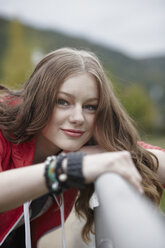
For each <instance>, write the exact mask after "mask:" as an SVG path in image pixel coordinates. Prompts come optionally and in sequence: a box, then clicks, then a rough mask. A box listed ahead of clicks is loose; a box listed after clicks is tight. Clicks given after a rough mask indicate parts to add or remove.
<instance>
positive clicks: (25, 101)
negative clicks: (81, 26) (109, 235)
mask: <svg viewBox="0 0 165 248" xmlns="http://www.w3.org/2000/svg"><path fill="white" fill-rule="evenodd" d="M6 92H7V94H5V95H4V96H3V97H1V102H0V104H1V105H0V106H1V108H0V129H1V133H0V162H1V164H0V170H1V171H2V172H1V173H0V211H1V213H0V242H1V244H2V247H8V248H9V247H24V242H25V241H24V238H23V239H22V237H24V220H23V211H24V215H25V224H26V232H28V228H29V226H28V222H27V219H28V214H29V212H30V219H31V235H32V244H33V247H36V244H37V240H38V239H39V238H40V237H41V236H42V235H43V234H44V233H45V232H47V231H49V230H51V229H53V228H57V227H58V226H59V225H60V224H61V220H60V212H61V213H62V206H63V205H64V218H65V219H66V218H67V216H68V215H69V213H70V211H71V209H72V207H73V205H74V203H75V200H76V197H77V195H78V197H77V200H76V204H75V207H76V211H77V212H78V214H79V215H81V216H84V217H85V218H86V224H85V226H84V229H83V232H82V235H83V238H84V239H88V237H89V232H90V231H91V230H92V225H93V212H92V210H91V209H90V207H89V200H90V198H91V195H92V194H93V191H94V187H93V184H92V182H94V181H95V180H96V178H97V177H98V176H99V175H101V174H102V173H105V172H115V173H119V174H120V175H121V176H123V177H125V178H126V179H127V180H128V181H129V182H130V183H132V184H133V185H134V186H135V187H136V188H137V189H138V190H139V191H140V192H142V191H144V192H145V194H146V195H147V196H148V197H150V198H151V199H152V200H153V201H154V202H155V203H157V204H158V203H159V201H160V198H161V194H162V187H161V184H160V183H159V180H158V178H157V175H156V171H157V167H158V163H157V159H156V157H155V158H154V156H153V155H151V153H150V152H148V151H146V150H145V149H143V148H142V146H143V144H140V143H138V140H139V136H138V134H137V131H136V130H135V128H134V127H133V125H132V123H131V120H130V119H129V117H128V116H127V114H126V113H125V111H124V110H123V108H122V107H121V106H120V103H119V101H118V100H117V98H116V97H115V95H114V92H113V90H112V88H111V86H110V83H109V81H108V80H107V78H106V75H105V73H104V71H103V69H102V66H101V65H100V62H99V60H98V59H97V57H96V56H95V55H94V54H92V53H89V52H86V51H78V50H75V49H70V48H63V49H59V50H56V51H54V52H51V53H49V54H48V55H47V56H45V57H44V58H43V59H42V60H41V61H40V63H39V64H38V65H37V66H36V68H35V70H34V72H33V73H32V75H31V76H30V78H29V80H28V81H27V82H26V83H25V85H24V86H23V88H22V89H21V90H20V91H9V90H6ZM126 151H127V152H126ZM70 152H74V153H70ZM84 152H85V154H86V155H85V154H84ZM91 153H92V154H91ZM97 153H101V154H97ZM133 162H134V163H133ZM134 164H135V166H134ZM30 165H32V166H30ZM78 189H80V190H79V191H78ZM28 201H30V202H31V204H30V207H29V204H28V203H26V202H28ZM61 201H62V202H61ZM23 204H24V209H23V206H22V205H23ZM28 208H29V212H28ZM26 217H27V218H26ZM62 222H63V221H62ZM26 238H27V237H26ZM26 243H27V244H28V241H26ZM29 247H30V241H29Z"/></svg>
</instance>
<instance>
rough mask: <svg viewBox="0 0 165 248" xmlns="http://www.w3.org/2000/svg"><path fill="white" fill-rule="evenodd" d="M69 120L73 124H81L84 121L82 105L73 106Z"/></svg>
mask: <svg viewBox="0 0 165 248" xmlns="http://www.w3.org/2000/svg"><path fill="white" fill-rule="evenodd" d="M69 120H70V122H72V123H75V124H82V123H83V122H84V115H83V109H82V106H80V105H78V106H74V107H73V108H72V110H71V113H70V116H69Z"/></svg>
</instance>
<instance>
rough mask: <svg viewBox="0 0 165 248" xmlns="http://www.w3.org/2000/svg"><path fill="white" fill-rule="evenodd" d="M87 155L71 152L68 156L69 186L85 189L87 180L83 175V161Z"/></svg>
mask: <svg viewBox="0 0 165 248" xmlns="http://www.w3.org/2000/svg"><path fill="white" fill-rule="evenodd" d="M84 155H85V153H83V152H70V153H69V154H67V176H68V179H67V184H68V185H70V186H73V187H77V188H79V189H82V188H85V178H84V176H83V173H82V160H83V157H84Z"/></svg>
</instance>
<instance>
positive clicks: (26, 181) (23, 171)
mask: <svg viewBox="0 0 165 248" xmlns="http://www.w3.org/2000/svg"><path fill="white" fill-rule="evenodd" d="M63 162H64V167H65V168H66V166H67V159H66V160H64V161H63ZM44 171H45V163H41V164H37V165H33V166H28V167H24V168H18V169H13V170H8V171H5V172H1V173H0V211H1V212H2V211H6V210H9V209H12V208H16V207H17V206H19V205H22V204H23V203H24V202H26V201H29V200H33V199H35V198H37V197H39V196H41V195H43V194H46V193H47V192H48V189H47V187H46V184H45V178H44ZM82 171H83V175H84V177H85V181H86V183H91V182H94V181H95V180H96V179H97V177H98V176H99V175H101V174H103V173H105V172H113V173H118V174H119V175H121V176H122V177H124V178H125V179H127V180H128V181H129V182H130V183H131V184H132V185H134V186H135V187H136V188H137V190H139V191H140V192H143V190H142V186H141V176H140V175H139V173H138V171H137V169H136V168H135V166H134V164H133V161H132V159H131V156H130V154H129V153H128V152H126V151H122V152H106V153H101V154H93V155H86V156H84V158H83V164H82Z"/></svg>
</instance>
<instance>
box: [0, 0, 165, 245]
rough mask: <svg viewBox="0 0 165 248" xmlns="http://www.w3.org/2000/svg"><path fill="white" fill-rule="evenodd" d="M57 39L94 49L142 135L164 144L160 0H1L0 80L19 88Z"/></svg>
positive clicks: (164, 34)
mask: <svg viewBox="0 0 165 248" xmlns="http://www.w3.org/2000/svg"><path fill="white" fill-rule="evenodd" d="M64 46H67V47H76V48H79V49H80V48H81V49H87V50H91V51H93V52H95V53H96V54H97V56H98V57H99V58H100V60H101V61H102V64H103V66H104V69H105V71H106V73H107V76H108V77H109V79H110V80H111V81H112V83H113V85H114V89H115V92H116V94H117V96H118V97H119V99H120V101H121V103H122V104H123V105H124V107H125V109H126V110H127V112H128V113H129V114H130V116H131V117H132V118H133V119H134V120H135V123H136V126H137V128H138V130H139V132H140V134H141V136H142V139H143V140H144V141H147V142H149V143H151V144H153V145H158V146H162V147H164V148H165V1H164V0H143V1H139V0H124V1H123V0H69V1H65V0H60V1H57V0H47V1H44V0H23V1H22V0H0V84H3V85H5V86H8V87H10V88H13V89H18V88H19V87H21V85H22V84H23V83H24V82H25V81H26V79H27V78H28V76H29V75H30V74H31V72H32V70H33V68H34V66H35V64H36V63H37V62H38V61H39V60H40V59H41V58H42V57H43V56H44V55H45V54H46V53H48V52H50V51H52V50H55V49H57V48H60V47H64ZM70 222H71V223H72V220H71V221H70ZM79 224H80V223H79ZM79 224H78V225H79ZM71 225H72V224H71ZM80 225H81V224H80ZM71 230H72V228H71ZM71 230H70V231H71ZM76 230H77V229H76ZM48 242H49V241H48ZM68 242H69V241H68ZM41 247H43V248H45V247H50V248H51V246H50V244H49V245H47V244H45V246H44V244H43V246H42V244H41ZM59 247H60V246H59ZM70 247H72V248H73V247H74V245H73V244H72V245H71V246H70ZM75 247H79V248H80V247H81V246H80V244H79V246H75ZM82 247H84V246H82ZM85 247H86V246H85ZM91 247H92V246H91Z"/></svg>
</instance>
